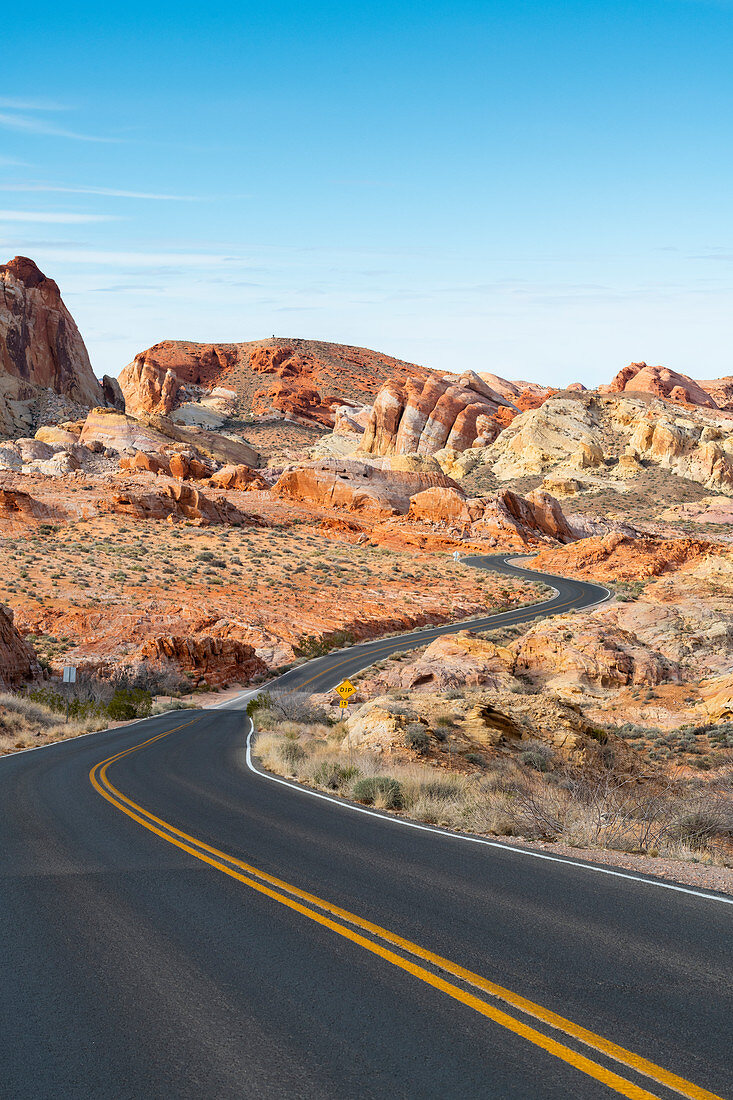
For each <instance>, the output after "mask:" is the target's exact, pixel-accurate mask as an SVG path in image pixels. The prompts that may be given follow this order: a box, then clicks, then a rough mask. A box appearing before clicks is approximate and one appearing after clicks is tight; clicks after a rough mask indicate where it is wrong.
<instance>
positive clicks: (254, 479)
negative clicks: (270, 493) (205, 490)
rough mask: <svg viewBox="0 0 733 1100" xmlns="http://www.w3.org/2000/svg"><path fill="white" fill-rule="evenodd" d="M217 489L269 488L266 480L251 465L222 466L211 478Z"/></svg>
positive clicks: (210, 482)
mask: <svg viewBox="0 0 733 1100" xmlns="http://www.w3.org/2000/svg"><path fill="white" fill-rule="evenodd" d="M209 484H210V485H214V486H216V488H217V489H267V488H268V485H267V482H266V481H263V479H262V478H261V477H260V476H259V474H258V473H257V471H256V470H253V469H252V467H251V466H222V468H221V470H217V472H216V473H215V474H212V475H211V477H210V478H209Z"/></svg>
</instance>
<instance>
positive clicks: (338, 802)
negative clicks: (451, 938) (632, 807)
mask: <svg viewBox="0 0 733 1100" xmlns="http://www.w3.org/2000/svg"><path fill="white" fill-rule="evenodd" d="M247 720H248V722H249V726H250V728H249V733H248V734H247V767H248V768H249V770H250V771H251V772H253V773H254V774H255V775H258V776H259V777H260V778H261V779H268V780H269V781H270V782H271V783H279V784H280V785H281V786H283V787H290V789H291V790H294V791H299V792H300V793H301V794H306V795H310V796H311V798H320V799H322V801H324V802H331V803H332V804H333V805H334V806H339V807H340V808H341V809H342V810H351V811H353V812H354V813H357V814H366V815H367V817H376V818H378V819H379V820H380V821H384V822H387V823H389V824H391V825H402V826H404V827H405V828H406V829H417V830H418V831H419V832H421V833H435V834H437V835H438V836H442V837H447V838H448V839H449V840H462V841H465V842H466V843H468V844H481V845H484V846H485V847H487V848H498V849H499V851H500V852H514V853H515V854H516V855H519V856H529V857H530V858H531V859H544V860H547V861H549V862H550V863H564V864H566V865H567V866H569V867H579V868H580V869H581V870H583V871H594V872H596V874H599V875H611V876H612V877H613V878H625V879H628V880H629V881H630V882H642V883H644V884H645V885H646V886H659V887H661V888H662V889H663V890H675V891H676V892H678V893H680V894H692V895H693V896H694V897H696V898H704V899H705V900H706V901H721V902H723V903H724V904H725V905H733V898H727V897H725V896H723V895H721V894H707V893H705V892H704V891H703V890H695V889H693V887H691V886H677V885H675V884H674V883H672V882H661V881H660V880H659V879H651V878H644V877H643V876H642V875H632V874H629V873H628V872H627V871H615V870H613V869H611V868H610V867H599V866H598V865H597V864H594V863H581V862H580V861H579V860H575V859H566V858H565V857H564V856H552V855H549V854H548V853H547V852H535V851H533V850H532V849H531V848H515V847H514V846H513V845H512V844H505V843H500V842H499V841H496V840H486V839H485V838H484V837H480V836H467V835H466V834H465V833H453V832H449V831H448V830H447V829H438V828H436V827H435V826H434V825H421V824H420V823H419V822H417V821H408V820H406V819H405V818H403V817H392V816H391V815H389V814H382V813H377V811H375V810H369V809H367V807H366V806H357V805H356V804H355V803H354V802H348V801H345V800H342V799H340V798H332V797H331V795H328V794H323V793H322V792H321V791H313V790H311V789H310V787H304V786H301V784H300V783H291V782H290V780H289V779H281V778H280V777H279V776H276V775H271V774H270V773H269V772H264V771H260V770H259V768H257V767H255V765H254V763H253V761H252V735H253V733H254V723H253V722H252V719H251V718H250V717H249V715H247Z"/></svg>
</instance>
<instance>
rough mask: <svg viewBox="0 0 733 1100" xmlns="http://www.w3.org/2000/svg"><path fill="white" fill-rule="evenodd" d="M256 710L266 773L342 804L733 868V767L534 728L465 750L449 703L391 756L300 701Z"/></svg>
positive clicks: (609, 738)
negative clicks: (679, 761)
mask: <svg viewBox="0 0 733 1100" xmlns="http://www.w3.org/2000/svg"><path fill="white" fill-rule="evenodd" d="M412 702H413V703H414V700H412ZM444 702H445V704H449V703H450V700H448V699H446V700H445V701H444ZM402 709H403V710H407V711H408V713H407V715H406V717H407V718H408V719H409V717H410V713H409V712H410V710H411V708H410V707H409V706H408V707H406V708H405V707H403V708H402ZM251 710H252V712H253V714H254V722H255V728H256V730H257V736H256V740H255V752H256V755H257V756H258V757H259V759H260V761H261V763H262V764H263V766H264V767H265V768H266V769H268V770H270V771H273V772H276V773H278V774H281V775H286V776H289V777H291V778H293V779H296V780H298V781H299V782H302V783H305V784H306V785H308V786H312V787H315V788H320V789H322V790H328V791H331V792H334V793H336V794H338V795H340V796H342V797H344V798H349V799H354V800H356V801H359V802H362V803H364V804H366V805H371V806H375V807H376V808H378V809H384V810H391V811H395V812H399V813H403V814H405V815H406V816H408V817H411V818H414V819H416V820H418V821H423V822H427V823H430V824H435V825H438V826H442V827H445V828H449V829H457V830H467V831H470V832H475V833H479V834H484V835H493V836H499V837H514V838H517V839H523V840H528V841H544V842H558V843H562V844H565V845H567V846H569V847H574V848H584V849H585V848H590V849H607V850H612V851H619V852H627V853H641V854H644V855H647V856H651V857H655V856H668V857H671V858H674V859H681V860H692V861H701V862H709V863H715V864H717V865H721V866H733V803H732V802H731V793H732V790H733V766H731V763H730V762H729V763H728V764H727V765H724V766H722V767H719V768H718V771H717V774H716V775H715V777H714V778H713V779H710V778H708V777H705V778H701V777H697V776H695V775H691V774H689V772H685V771H684V770H683V769H677V770H676V771H675V770H670V769H668V768H650V767H648V766H645V762H644V761H642V760H640V759H636V757H635V756H634V755H633V754H629V752H628V751H627V745H626V744H625V743H624V742H623V741H622V739H621V738H618V737H616V736H615V734H613V733H609V732H608V731H606V730H597V731H595V736H594V737H590V738H589V739H588V745H587V746H586V748H585V750H584V752H583V754H582V756H577V757H576V758H575V759H568V758H567V756H564V755H563V754H562V753H560V752H558V751H557V749H556V748H554V747H553V745H552V744H551V743H549V742H548V741H547V740H543V739H542V737H541V736H540V733H539V731H538V736H537V737H536V738H524V739H522V740H521V741H520V742H518V743H517V745H516V746H514V747H513V748H511V749H506V748H500V749H496V748H492V749H488V750H487V749H484V750H483V751H482V752H477V751H475V750H474V751H466V750H465V747H462V746H459V745H458V744H457V743H456V742H455V740H454V738H453V736H452V734H453V732H454V729H455V727H456V726H457V725H458V722H457V720H456V718H455V717H453V716H452V715H451V713H450V708H449V706H447V705H446V707H445V713H444V714H443V715H442V716H438V717H437V718H436V716H435V715H432V717H431V725H430V726H428V725H427V724H426V723H425V722H424V721H407V722H406V724H405V725H404V728H403V733H402V744H401V745H400V744H399V742H396V743H395V745H394V746H393V748H392V751H390V752H375V751H365V750H364V749H363V748H362V747H360V746H359V745H358V744H352V743H351V738H350V735H349V728H348V726H347V725H345V724H344V723H341V722H338V721H336V719H335V718H334V717H333V716H332V714H333V712H332V710H331V708H326V707H324V706H322V705H320V704H314V703H313V702H311V701H310V700H309V699H308V698H307V697H305V696H298V695H271V696H268V695H263V696H262V697H260V699H258V700H256V701H255V703H254V704H253V705H252V708H251ZM725 736H726V737H727V736H728V734H727V732H726V734H725ZM435 748H437V751H434V750H435ZM428 752H430V756H431V758H430V759H428Z"/></svg>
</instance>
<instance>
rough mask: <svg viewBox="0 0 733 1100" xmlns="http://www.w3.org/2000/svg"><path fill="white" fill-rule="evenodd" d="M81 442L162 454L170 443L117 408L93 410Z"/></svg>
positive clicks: (81, 436) (120, 449) (86, 421)
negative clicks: (117, 410)
mask: <svg viewBox="0 0 733 1100" xmlns="http://www.w3.org/2000/svg"><path fill="white" fill-rule="evenodd" d="M79 441H80V442H81V443H83V444H84V445H85V446H88V445H89V444H92V443H100V444H101V445H102V446H103V447H111V448H112V449H113V450H115V451H125V450H133V451H159V450H160V448H161V447H163V446H165V444H166V443H168V439H167V438H166V436H164V435H163V434H162V433H161V432H158V431H156V430H155V428H151V427H149V426H148V425H146V424H144V423H142V422H141V421H140V420H135V419H134V418H133V417H132V416H126V415H125V413H120V412H116V411H115V410H114V409H101V408H100V409H92V411H91V412H90V413H89V415H88V416H87V418H86V420H85V421H84V427H83V428H82V431H81V435H80V437H79Z"/></svg>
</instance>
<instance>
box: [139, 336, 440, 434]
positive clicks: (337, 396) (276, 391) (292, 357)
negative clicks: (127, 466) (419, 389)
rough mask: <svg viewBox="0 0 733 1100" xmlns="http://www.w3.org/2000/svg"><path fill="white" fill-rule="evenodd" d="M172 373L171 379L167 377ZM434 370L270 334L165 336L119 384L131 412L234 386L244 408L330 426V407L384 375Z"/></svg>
mask: <svg viewBox="0 0 733 1100" xmlns="http://www.w3.org/2000/svg"><path fill="white" fill-rule="evenodd" d="M169 372H170V375H171V376H172V379H174V380H175V381H171V380H169V381H168V382H166V379H167V378H168V374H169ZM431 374H432V372H431V371H429V370H427V369H426V368H424V367H419V366H417V365H416V364H414V363H405V362H402V360H399V359H392V358H391V357H390V356H387V355H381V354H380V353H379V352H374V351H370V350H369V349H368V348H355V347H348V346H346V345H343V344H329V343H325V342H324V341H317V340H295V339H293V340H282V339H279V338H275V337H273V338H272V340H261V341H250V342H248V343H241V344H193V343H188V342H186V341H182V340H165V341H163V342H162V343H160V344H155V345H154V346H153V347H152V348H148V350H147V351H144V352H141V353H140V354H139V355H137V356H136V357H135V360H134V361H133V362H132V363H130V364H129V366H127V367H125V369H124V370H123V371H122V373H121V374H120V384H121V386H122V389H123V391H124V393H125V397H126V399H127V402H128V409H129V410H130V411H131V412H136V411H137V410H138V409H139V410H140V411H141V412H150V411H152V409H153V407H154V406H155V405H156V403H160V402H163V404H164V405H165V404H168V406H169V407H168V409H167V410H166V411H168V412H170V411H171V409H172V408H173V407H175V402H176V400H179V399H180V397H181V394H180V393H179V392H178V387H180V386H188V387H201V388H202V389H204V390H212V389H214V388H216V387H218V386H224V387H228V388H231V389H233V390H235V391H236V393H237V395H238V401H239V402H241V406H242V408H243V410H244V411H253V412H255V413H257V414H267V413H274V414H276V415H277V414H279V415H282V416H285V417H289V418H291V419H295V420H305V421H306V422H308V423H317V424H321V425H323V426H327V427H332V426H333V423H334V414H335V409H336V408H338V407H339V406H340V405H341V404H342V403H343V402H344V401H348V402H351V403H353V404H355V405H360V406H361V405H365V404H369V403H371V400H372V399H373V397H374V396H375V395H376V393H377V392H378V390H379V387H380V386H381V385H382V383H383V382H385V381H387V380H389V379H395V380H397V381H399V382H404V381H405V380H406V379H407V378H409V377H411V376H415V377H421V378H427V377H429V376H430V375H431ZM166 387H167V392H166V393H165V394H164V392H163V391H164V389H166ZM174 389H175V390H176V392H175V393H173V390H174ZM171 394H172V396H171ZM171 401H172V402H173V404H171Z"/></svg>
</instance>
